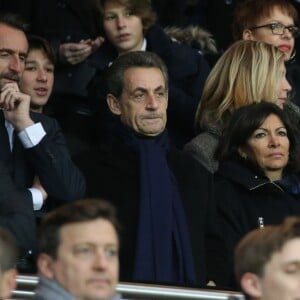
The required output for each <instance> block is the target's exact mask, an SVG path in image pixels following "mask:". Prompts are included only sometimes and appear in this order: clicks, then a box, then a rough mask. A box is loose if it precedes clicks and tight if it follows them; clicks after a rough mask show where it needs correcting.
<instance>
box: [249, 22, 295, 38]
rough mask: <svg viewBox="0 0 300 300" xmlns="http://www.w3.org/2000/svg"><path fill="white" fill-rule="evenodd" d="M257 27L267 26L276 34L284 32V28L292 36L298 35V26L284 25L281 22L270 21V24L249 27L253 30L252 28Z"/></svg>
mask: <svg viewBox="0 0 300 300" xmlns="http://www.w3.org/2000/svg"><path fill="white" fill-rule="evenodd" d="M259 28H269V29H271V30H272V33H273V34H276V35H282V34H284V32H285V30H286V29H287V30H288V31H289V32H290V33H291V35H292V36H293V37H296V36H298V35H299V28H298V27H297V26H295V25H290V26H284V25H283V24H281V23H270V24H265V25H260V26H255V27H251V28H249V29H250V30H254V29H259Z"/></svg>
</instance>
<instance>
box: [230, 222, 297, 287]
mask: <svg viewBox="0 0 300 300" xmlns="http://www.w3.org/2000/svg"><path fill="white" fill-rule="evenodd" d="M296 238H300V218H299V217H289V218H286V220H285V221H284V222H283V223H282V224H280V225H274V226H271V225H270V226H265V227H264V228H263V229H256V230H253V231H251V232H249V233H248V234H247V235H246V236H245V237H244V238H243V239H242V240H241V241H240V242H239V244H238V245H237V247H236V249H235V253H234V266H235V268H234V269H235V276H236V280H237V282H238V283H240V281H241V278H242V276H243V274H245V273H247V272H250V273H254V274H256V275H258V276H260V277H261V276H263V275H264V269H265V266H266V264H267V263H268V262H269V261H270V260H271V258H272V256H273V255H274V254H275V253H276V252H279V251H281V250H282V248H283V247H284V245H285V244H286V243H287V242H289V241H290V240H292V239H296Z"/></svg>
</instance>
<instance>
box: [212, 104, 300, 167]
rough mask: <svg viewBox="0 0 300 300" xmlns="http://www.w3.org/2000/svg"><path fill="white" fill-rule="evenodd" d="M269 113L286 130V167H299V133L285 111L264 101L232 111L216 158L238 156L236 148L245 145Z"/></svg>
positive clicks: (223, 158)
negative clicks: (287, 150)
mask: <svg viewBox="0 0 300 300" xmlns="http://www.w3.org/2000/svg"><path fill="white" fill-rule="evenodd" d="M270 115H275V116H277V117H278V118H279V119H280V120H281V122H282V123H283V125H284V127H285V128H286V131H287V137H288V139H289V144H290V146H289V162H288V165H287V167H286V168H288V169H289V170H291V171H298V170H299V169H300V161H299V160H300V159H299V157H300V152H299V143H298V142H297V137H298V135H299V133H297V132H296V131H295V128H294V127H293V126H292V125H291V123H290V121H289V118H288V116H287V114H286V113H285V111H283V110H282V109H281V108H280V107H279V106H277V105H276V104H274V103H270V102H265V101H262V102H260V103H253V104H250V105H247V106H243V107H241V108H239V109H237V110H236V111H234V113H233V114H232V116H231V119H230V121H229V123H228V125H227V126H226V128H225V130H224V133H223V135H222V137H221V140H220V143H219V145H218V148H217V150H216V158H217V159H218V160H227V159H237V158H239V157H240V156H239V154H238V149H239V148H243V147H245V146H246V144H247V141H248V139H249V138H250V137H251V135H252V134H253V132H254V131H255V130H256V129H258V128H259V127H260V126H261V124H262V123H263V122H264V121H265V119H266V118H267V117H269V116H270ZM242 161H243V160H242ZM247 164H251V165H253V167H255V168H259V167H258V166H256V164H255V162H251V161H247Z"/></svg>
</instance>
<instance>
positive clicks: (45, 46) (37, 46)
mask: <svg viewBox="0 0 300 300" xmlns="http://www.w3.org/2000/svg"><path fill="white" fill-rule="evenodd" d="M27 39H28V47H29V48H28V52H30V51H32V50H40V51H42V52H43V53H44V54H45V55H46V57H47V58H48V59H49V61H50V62H51V63H52V64H53V65H55V63H56V59H55V53H54V50H53V48H52V46H51V44H50V43H49V42H48V41H47V40H46V39H44V38H43V37H41V36H37V35H29V36H28V37H27Z"/></svg>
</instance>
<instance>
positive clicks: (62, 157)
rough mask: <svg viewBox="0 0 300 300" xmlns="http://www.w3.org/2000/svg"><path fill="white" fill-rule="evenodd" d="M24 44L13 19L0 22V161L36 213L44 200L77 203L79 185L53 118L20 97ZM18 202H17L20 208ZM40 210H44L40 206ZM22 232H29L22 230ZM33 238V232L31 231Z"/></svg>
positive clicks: (50, 203) (82, 185) (19, 26)
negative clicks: (41, 112)
mask: <svg viewBox="0 0 300 300" xmlns="http://www.w3.org/2000/svg"><path fill="white" fill-rule="evenodd" d="M27 50H28V43H27V39H26V36H25V33H24V25H23V23H22V22H20V20H18V18H17V17H16V16H15V15H11V14H5V15H2V16H1V17H0V89H1V94H0V108H1V110H0V143H1V149H0V161H1V162H2V163H3V164H4V167H5V168H7V170H8V172H9V174H10V176H11V178H12V180H13V183H14V185H15V187H16V188H17V189H18V191H19V193H21V195H22V199H20V200H19V201H16V205H18V203H19V202H20V201H23V202H24V203H26V206H27V207H29V208H31V210H32V209H34V210H35V211H37V214H39V212H40V210H41V208H42V206H43V205H44V203H45V201H46V200H47V199H48V201H47V202H48V203H46V206H47V205H48V207H53V206H56V205H58V204H59V203H61V202H66V201H71V200H75V199H78V198H80V197H81V196H82V195H83V194H84V190H85V182H84V178H83V176H82V175H81V173H80V171H79V170H78V169H77V168H76V166H75V165H74V164H73V162H72V161H71V159H70V156H69V154H68V151H67V148H66V145H65V142H64V137H63V136H62V134H61V132H60V128H59V126H58V124H57V122H56V121H55V120H54V119H51V118H48V117H46V116H44V115H42V114H38V113H30V97H29V96H28V95H26V94H23V93H21V92H20V90H19V87H18V82H19V80H20V76H21V74H22V72H23V70H24V64H25V58H26V55H27ZM24 203H20V204H19V205H20V206H22V205H24ZM44 207H45V205H44ZM24 230H27V233H29V232H30V231H31V228H29V227H27V226H25V227H24ZM31 234H32V235H33V236H34V232H31Z"/></svg>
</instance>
